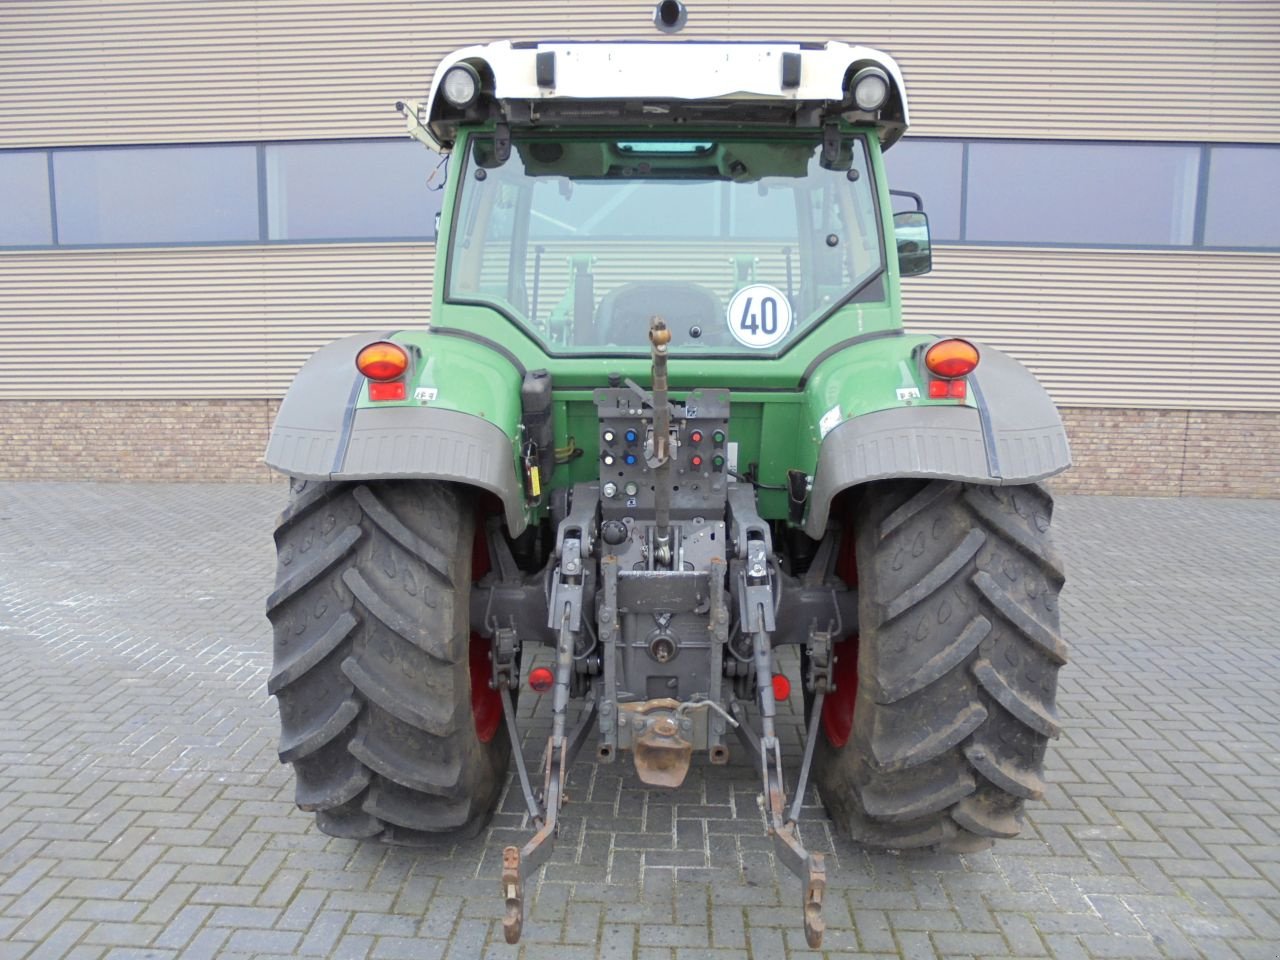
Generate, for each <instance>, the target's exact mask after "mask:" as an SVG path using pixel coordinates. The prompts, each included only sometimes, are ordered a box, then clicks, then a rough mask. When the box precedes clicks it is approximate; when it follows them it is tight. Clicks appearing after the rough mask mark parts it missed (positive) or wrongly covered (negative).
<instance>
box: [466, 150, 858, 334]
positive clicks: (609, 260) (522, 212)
mask: <svg viewBox="0 0 1280 960" xmlns="http://www.w3.org/2000/svg"><path fill="white" fill-rule="evenodd" d="M462 166H463V169H462V170H460V171H459V173H460V175H461V176H462V178H463V179H462V183H461V186H460V196H459V199H458V207H457V209H456V215H455V217H454V223H453V237H452V240H451V243H450V259H449V266H448V281H447V283H448V287H447V290H448V297H449V299H450V300H453V301H455V302H469V303H482V304H485V305H488V306H492V307H494V308H496V309H498V310H500V311H502V312H503V313H505V314H507V315H508V316H509V317H511V318H512V319H513V320H514V321H515V322H517V323H519V324H521V325H522V326H523V327H524V328H525V329H526V330H527V331H528V332H529V333H530V334H531V335H533V336H534V338H535V339H537V340H538V341H540V342H541V343H542V344H543V345H544V346H545V347H546V348H547V349H548V350H549V351H551V352H553V353H574V352H579V351H581V352H592V353H600V352H601V351H602V350H604V351H606V352H614V353H638V354H644V353H647V351H648V348H649V346H648V339H647V335H648V327H649V318H650V317H652V316H654V315H655V314H656V315H659V316H662V317H663V318H664V319H666V320H667V323H668V326H669V327H670V328H671V330H672V334H673V340H672V345H671V350H672V353H673V354H676V355H680V354H686V355H688V354H723V353H736V354H760V353H764V354H767V355H776V354H778V353H781V352H782V351H784V350H785V349H786V348H787V347H788V346H789V345H790V344H791V343H792V342H794V341H795V340H796V339H798V338H799V337H800V336H802V335H803V333H804V332H805V330H806V329H807V328H809V327H811V326H812V325H813V324H814V323H816V322H818V321H819V320H820V319H821V318H822V317H823V316H824V315H825V314H827V313H830V312H831V311H832V310H834V309H835V308H837V307H838V306H841V305H843V304H844V303H845V302H849V300H850V299H851V297H853V296H854V295H856V293H857V292H858V291H859V289H860V288H869V287H870V286H873V285H868V284H867V281H868V280H869V279H871V278H872V277H874V276H876V275H878V274H879V273H880V272H881V270H882V268H883V257H882V253H881V242H880V235H879V231H878V228H877V215H876V206H875V199H874V197H875V191H874V188H873V185H872V182H871V176H870V170H869V167H868V164H867V157H866V153H865V146H864V144H863V142H862V140H861V139H858V138H854V139H853V140H851V141H849V142H848V143H846V144H845V145H844V146H843V148H842V150H841V156H840V157H839V158H837V159H836V160H835V161H834V162H832V163H824V162H823V159H822V145H821V144H820V143H819V142H817V141H816V140H809V139H805V140H799V139H794V140H785V141H766V142H761V141H756V140H751V141H723V142H718V143H712V142H709V141H707V140H705V139H698V140H694V139H690V140H689V141H687V142H680V141H671V140H662V141H652V142H645V141H638V140H627V141H623V142H619V141H611V140H606V139H599V140H583V139H572V140H569V139H565V140H555V139H547V138H537V139H532V138H531V139H528V140H520V139H518V138H517V139H516V140H515V141H514V142H513V145H512V150H511V154H510V157H509V158H508V159H507V160H506V161H505V162H502V163H499V162H497V161H496V159H495V158H494V157H493V154H492V142H491V141H489V140H484V139H473V140H472V141H471V146H470V149H468V150H466V151H465V163H464V164H463V165H462ZM868 296H878V293H877V294H872V293H868Z"/></svg>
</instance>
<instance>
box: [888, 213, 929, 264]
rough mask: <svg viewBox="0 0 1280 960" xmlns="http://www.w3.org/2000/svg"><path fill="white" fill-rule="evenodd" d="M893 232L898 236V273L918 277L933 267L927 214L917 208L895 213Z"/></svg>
mask: <svg viewBox="0 0 1280 960" xmlns="http://www.w3.org/2000/svg"><path fill="white" fill-rule="evenodd" d="M893 232H894V235H895V236H896V237H897V238H898V273H900V274H901V275H902V276H904V277H918V276H920V274H922V273H928V272H929V271H930V270H932V269H933V251H932V248H931V247H930V244H929V218H928V216H926V215H925V214H923V213H921V212H920V211H918V210H907V211H904V212H902V213H895V214H894V215H893Z"/></svg>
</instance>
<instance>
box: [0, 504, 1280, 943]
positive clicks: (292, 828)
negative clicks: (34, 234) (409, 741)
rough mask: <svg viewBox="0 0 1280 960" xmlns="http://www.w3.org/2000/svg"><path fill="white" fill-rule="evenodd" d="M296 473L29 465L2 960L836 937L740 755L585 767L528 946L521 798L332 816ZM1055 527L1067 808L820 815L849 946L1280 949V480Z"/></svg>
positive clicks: (2, 853) (6, 734)
mask: <svg viewBox="0 0 1280 960" xmlns="http://www.w3.org/2000/svg"><path fill="white" fill-rule="evenodd" d="M281 496H282V491H281V489H280V488H279V487H264V486H243V487H236V486H143V485H136V486H108V485H56V484H44V485H22V484H10V485H0V644H3V650H4V651H5V653H6V655H7V656H6V662H5V667H4V669H3V672H0V960H9V958H18V957H30V958H37V957H39V958H45V957H62V956H65V957H77V958H86V960H88V958H96V957H113V958H115V957H144V956H145V957H170V956H173V957H184V958H191V960H198V958H201V957H206V956H216V957H221V958H230V957H250V956H256V957H266V956H276V955H278V956H294V957H327V956H331V957H343V958H345V957H366V956H371V957H415V958H434V957H477V956H492V957H509V956H521V957H526V958H529V960H535V958H555V960H576V958H580V957H592V958H594V957H602V958H606V957H607V958H676V957H679V958H686V957H725V958H728V957H752V958H755V960H766V958H774V957H783V956H790V957H794V958H798V957H804V956H813V954H811V953H809V952H807V951H806V950H805V949H804V941H803V936H802V935H801V933H800V930H799V927H798V925H797V924H796V917H797V908H796V902H797V899H798V890H799V888H798V884H797V882H796V881H795V880H793V879H792V878H791V877H790V876H789V875H785V874H783V875H779V873H778V871H777V870H776V869H775V866H774V864H773V861H772V857H771V856H770V854H769V852H768V844H767V843H766V841H765V839H764V837H763V835H762V832H761V830H760V822H759V815H758V814H757V812H756V811H757V806H756V784H755V781H754V778H753V775H752V772H751V771H750V770H749V769H747V768H746V767H744V766H734V767H731V768H729V770H728V774H727V775H726V776H713V775H710V774H708V775H706V776H704V775H703V773H704V771H703V770H702V769H695V771H694V773H693V774H692V775H691V777H690V780H689V782H688V783H687V784H686V785H685V786H684V787H683V788H682V789H681V790H679V791H677V792H676V793H675V794H674V795H669V794H664V793H660V792H645V791H643V790H640V789H639V788H638V786H637V784H636V782H635V781H634V779H633V778H632V777H629V776H623V775H622V768H621V767H614V768H608V770H607V771H606V770H604V769H597V768H594V767H593V766H591V765H587V764H582V765H579V766H578V768H577V769H576V770H575V771H574V778H573V781H572V786H571V793H572V795H573V797H574V799H575V800H576V801H577V802H576V803H575V805H574V806H573V807H571V808H569V816H568V818H567V821H566V831H565V836H564V839H563V841H562V843H561V846H560V848H559V850H558V852H557V857H556V860H555V862H553V863H552V864H551V865H550V866H549V867H548V868H547V871H546V875H545V877H544V878H543V880H542V881H541V883H540V885H539V886H538V888H537V890H536V893H535V896H534V903H533V906H532V911H531V915H532V919H531V922H530V923H529V925H528V927H527V932H526V937H525V942H524V943H523V944H522V945H521V947H520V948H518V949H516V948H510V947H508V946H506V944H504V943H503V942H502V937H501V929H500V925H499V923H498V919H497V918H498V917H499V915H500V905H499V902H498V899H497V879H496V877H497V861H496V859H495V852H496V850H497V848H498V847H499V846H500V845H501V843H502V842H504V841H505V840H506V839H507V838H508V837H512V836H522V835H523V834H522V833H521V817H520V814H519V810H520V805H519V803H518V797H516V796H513V795H510V794H508V796H507V797H506V799H505V800H504V803H503V807H502V812H500V813H499V815H498V818H497V820H496V821H495V826H494V829H493V831H492V833H491V835H490V836H488V837H481V838H479V839H477V840H475V841H471V842H466V843H457V844H449V843H444V844H442V845H441V846H440V847H439V849H436V850H430V851H410V850H404V849H398V848H386V847H379V846H367V845H366V846H361V845H357V844H355V843H352V842H348V841H341V840H334V839H330V838H326V837H324V836H323V835H321V834H319V833H318V832H317V831H316V830H315V829H314V827H312V826H311V824H310V819H309V817H308V816H306V815H304V814H302V813H299V812H297V811H295V810H294V809H293V805H292V784H291V782H290V778H289V774H288V771H287V769H285V768H282V767H280V766H279V765H278V764H277V763H276V758H275V751H274V738H275V734H276V720H275V715H274V707H273V704H272V703H271V702H270V701H269V700H268V698H267V696H266V693H265V680H266V676H267V670H268V661H269V652H268V651H269V635H268V628H267V624H266V621H265V619H264V617H263V614H262V608H263V600H262V598H263V595H264V594H265V592H266V591H267V589H268V584H269V582H270V578H271V570H272V563H273V560H272V553H271V544H270V536H269V532H270V528H271V522H272V517H273V514H274V513H275V511H276V509H277V507H278V506H279V500H280V498H281ZM1059 529H1060V538H1061V542H1062V544H1063V546H1064V548H1065V553H1066V554H1067V557H1068V561H1069V574H1070V576H1071V580H1070V583H1069V587H1068V591H1067V593H1066V594H1065V595H1064V602H1063V611H1064V617H1065V629H1066V633H1067V636H1068V638H1069V639H1070V640H1071V641H1072V643H1073V645H1074V662H1073V663H1072V664H1071V666H1070V667H1069V668H1068V669H1067V670H1066V671H1065V672H1064V674H1063V688H1062V694H1061V703H1060V706H1061V711H1062V713H1063V715H1064V718H1065V722H1066V732H1065V734H1064V737H1063V739H1062V741H1061V742H1060V743H1059V744H1058V746H1057V749H1056V750H1054V751H1052V753H1051V762H1050V768H1049V771H1048V772H1049V776H1050V779H1051V781H1052V789H1051V791H1050V793H1049V795H1048V797H1047V799H1046V801H1045V802H1044V803H1042V804H1036V805H1034V807H1033V809H1032V811H1031V814H1030V818H1029V827H1028V830H1027V832H1026V835H1025V836H1024V837H1023V838H1021V839H1018V840H1016V841H1006V842H1004V843H1002V844H999V845H998V846H997V847H996V848H995V849H994V850H993V851H990V852H985V853H981V854H975V855H968V856H963V857H959V856H916V857H910V856H891V855H883V854H870V853H867V852H865V851H863V850H860V849H858V848H856V847H854V846H852V845H850V844H848V843H846V842H843V841H838V840H836V841H833V839H832V838H831V836H830V832H829V830H828V827H827V824H826V822H825V821H824V820H823V819H822V818H821V812H820V810H819V809H817V808H813V809H812V813H813V815H814V819H813V820H812V821H811V823H810V825H809V826H808V828H807V829H806V831H805V836H806V838H807V840H808V841H809V842H810V843H811V845H813V846H814V847H816V848H819V849H824V850H827V851H828V852H829V854H830V857H829V860H830V865H831V868H832V869H831V874H832V880H833V888H834V889H833V890H832V893H831V895H830V897H829V903H828V920H829V922H830V925H831V927H830V930H829V932H828V935H827V941H826V950H827V955H828V956H830V957H846V956H864V955H865V956H903V957H934V956H939V957H943V956H945V957H978V956H981V957H1001V956H1016V957H1041V956H1052V957H1059V958H1072V957H1095V956H1096V957H1148V956H1150V957H1200V956H1204V957H1247V958H1265V960H1274V958H1276V957H1277V955H1278V954H1280V946H1278V945H1280V801H1278V800H1277V794H1278V793H1280V722H1278V721H1277V718H1276V716H1275V712H1276V710H1277V706H1278V705H1280V628H1277V626H1276V609H1277V600H1280V502H1264V501H1221V500H1217V501H1214V500H1136V499H1094V498H1083V497H1075V498H1064V499H1063V501H1062V502H1061V503H1060V505H1059ZM529 706H530V703H529V702H528V701H527V702H526V708H528V707H529ZM544 714H545V710H542V709H535V724H537V723H538V722H539V721H540V720H541V718H542V717H543V716H544ZM790 736H791V740H790V743H789V752H790V755H791V756H792V757H794V756H795V755H796V753H797V743H798V740H797V738H796V730H795V728H794V725H793V726H792V727H791V729H790ZM529 743H530V752H532V750H533V747H532V743H533V741H532V740H530V741H529ZM583 812H589V813H590V814H591V817H590V819H586V818H584V817H583V816H582V813H583Z"/></svg>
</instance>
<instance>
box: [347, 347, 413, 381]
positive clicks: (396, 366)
mask: <svg viewBox="0 0 1280 960" xmlns="http://www.w3.org/2000/svg"><path fill="white" fill-rule="evenodd" d="M356 369H357V370H359V371H360V372H361V373H363V374H364V375H365V376H366V377H368V378H369V379H370V380H394V379H396V377H401V376H404V372H405V371H406V370H408V369H409V354H407V353H405V352H404V348H403V347H400V346H398V345H396V344H394V343H391V342H390V341H389V340H379V341H378V342H377V343H371V344H369V345H368V346H367V347H364V348H363V349H362V350H361V351H360V352H359V353H357V354H356Z"/></svg>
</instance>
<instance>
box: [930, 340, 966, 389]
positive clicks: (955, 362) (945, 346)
mask: <svg viewBox="0 0 1280 960" xmlns="http://www.w3.org/2000/svg"><path fill="white" fill-rule="evenodd" d="M924 365H925V366H926V367H928V368H929V372H930V373H932V374H933V375H934V376H935V377H945V378H946V379H948V380H954V379H955V378H956V377H963V376H966V375H967V374H970V373H972V372H973V370H974V368H975V367H977V365H978V348H977V347H975V346H974V345H973V344H972V343H970V342H969V341H968V340H961V339H959V338H953V339H951V340H939V341H938V342H937V343H935V344H934V345H933V346H931V347H930V348H929V349H928V350H927V351H926V352H925V355H924Z"/></svg>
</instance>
